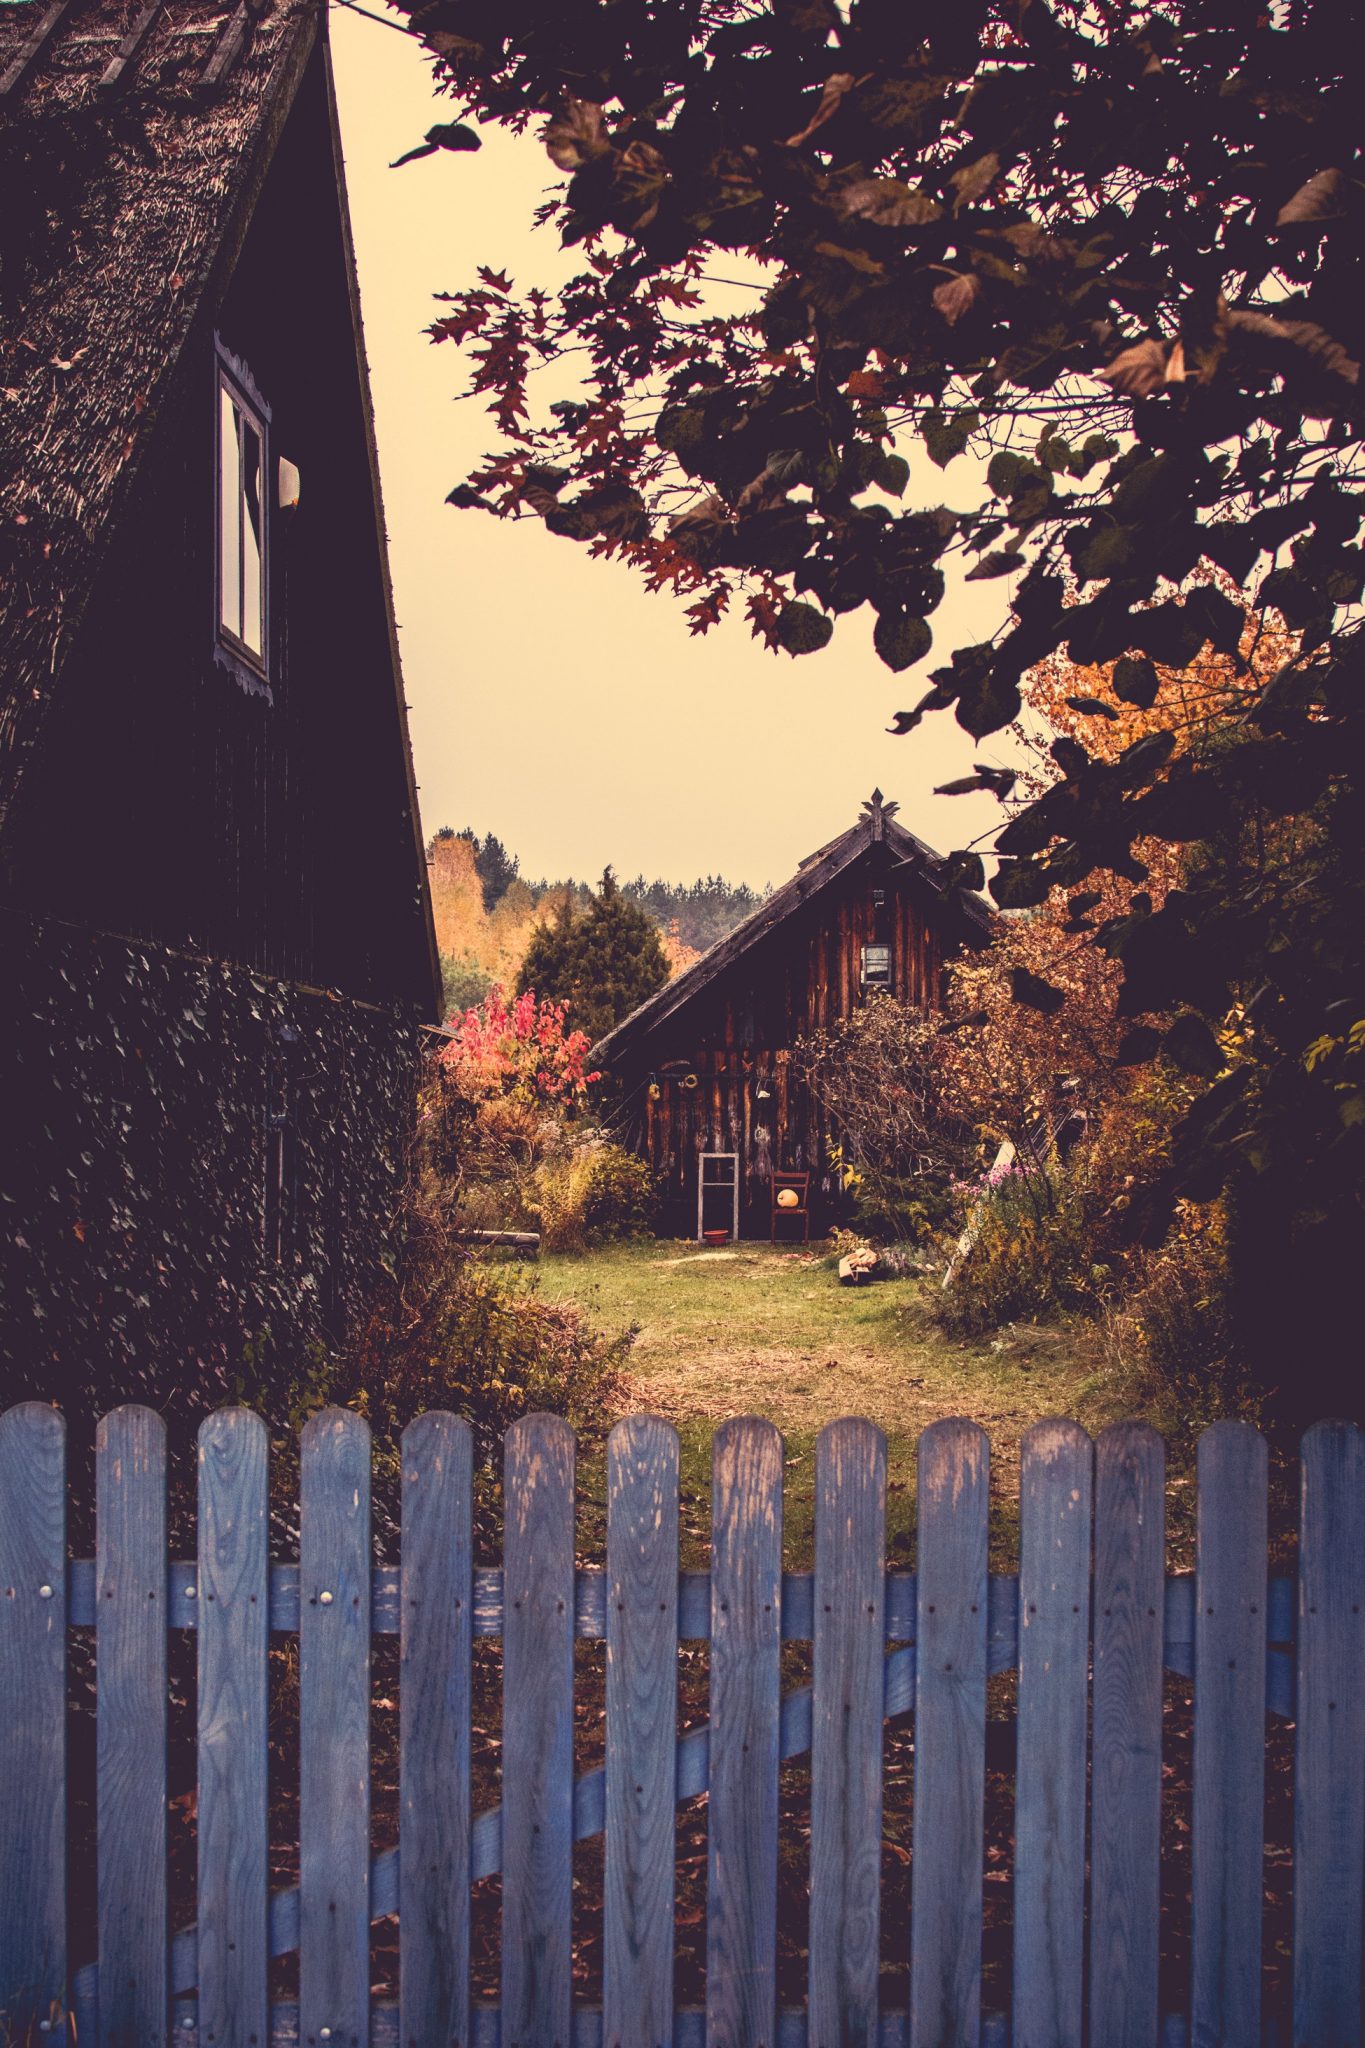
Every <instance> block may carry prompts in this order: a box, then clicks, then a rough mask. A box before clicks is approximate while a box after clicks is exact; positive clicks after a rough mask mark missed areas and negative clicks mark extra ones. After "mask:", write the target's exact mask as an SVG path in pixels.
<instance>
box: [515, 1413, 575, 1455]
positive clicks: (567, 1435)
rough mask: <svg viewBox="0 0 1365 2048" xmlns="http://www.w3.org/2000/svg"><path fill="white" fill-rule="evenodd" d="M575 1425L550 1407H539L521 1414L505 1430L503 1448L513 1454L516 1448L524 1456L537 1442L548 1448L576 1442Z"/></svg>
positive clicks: (571, 1444) (570, 1444)
mask: <svg viewBox="0 0 1365 2048" xmlns="http://www.w3.org/2000/svg"><path fill="white" fill-rule="evenodd" d="M574 1441H575V1439H574V1433H573V1426H572V1424H571V1423H569V1422H567V1421H566V1420H565V1418H564V1417H563V1416H562V1415H555V1414H553V1413H552V1412H551V1411H550V1410H549V1409H545V1408H538V1409H536V1410H535V1411H534V1413H532V1414H530V1415H519V1416H518V1417H517V1419H516V1421H515V1422H513V1423H511V1424H509V1426H508V1427H507V1429H506V1430H505V1431H504V1432H503V1439H502V1442H503V1450H504V1452H506V1453H507V1454H509V1455H510V1454H511V1453H512V1452H513V1451H514V1450H515V1451H516V1452H517V1454H518V1455H519V1456H522V1457H524V1456H525V1455H526V1453H527V1451H528V1450H531V1449H534V1447H535V1446H536V1445H537V1444H540V1445H544V1446H545V1448H546V1449H548V1448H549V1447H550V1446H551V1445H564V1444H567V1445H568V1446H569V1447H570V1448H572V1446H573V1444H574Z"/></svg>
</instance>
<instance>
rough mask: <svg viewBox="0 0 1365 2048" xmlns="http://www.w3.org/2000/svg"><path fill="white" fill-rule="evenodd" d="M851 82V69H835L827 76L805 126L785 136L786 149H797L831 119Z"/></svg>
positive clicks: (851, 84) (852, 82)
mask: <svg viewBox="0 0 1365 2048" xmlns="http://www.w3.org/2000/svg"><path fill="white" fill-rule="evenodd" d="M853 84H854V78H853V73H852V72H851V71H836V72H834V73H833V74H832V75H831V76H830V77H829V78H827V79H826V80H825V85H824V90H823V92H822V93H821V94H820V104H819V106H818V107H817V108H816V109H815V112H814V113H813V114H812V115H811V117H810V119H809V121H807V123H806V125H805V127H804V128H799V129H798V130H797V132H796V134H795V135H789V136H788V137H787V147H788V149H799V148H800V146H801V144H802V143H803V142H809V140H810V138H811V136H812V135H814V133H815V131H816V129H817V128H823V127H824V125H825V123H826V121H830V120H832V119H833V118H834V116H835V115H836V114H837V113H838V111H839V106H840V103H841V101H842V100H843V97H844V94H845V93H846V92H850V91H851V90H852V88H853Z"/></svg>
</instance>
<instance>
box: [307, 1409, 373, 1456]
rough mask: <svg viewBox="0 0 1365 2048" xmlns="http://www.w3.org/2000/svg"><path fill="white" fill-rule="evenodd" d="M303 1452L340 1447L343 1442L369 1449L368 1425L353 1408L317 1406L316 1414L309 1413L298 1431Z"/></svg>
mask: <svg viewBox="0 0 1365 2048" xmlns="http://www.w3.org/2000/svg"><path fill="white" fill-rule="evenodd" d="M300 1441H301V1443H302V1446H303V1449H304V1451H305V1452H313V1453H316V1452H318V1451H320V1450H322V1449H324V1448H332V1447H335V1448H337V1449H340V1448H341V1446H343V1445H345V1444H355V1445H358V1446H359V1445H363V1446H364V1448H365V1450H366V1451H368V1450H369V1445H370V1425H369V1423H368V1422H367V1421H366V1419H365V1417H364V1416H363V1415H357V1414H356V1412H355V1410H354V1409H353V1408H319V1410H318V1412H317V1414H316V1415H310V1416H309V1418H308V1420H307V1422H305V1423H304V1425H303V1429H302V1431H301V1433H300Z"/></svg>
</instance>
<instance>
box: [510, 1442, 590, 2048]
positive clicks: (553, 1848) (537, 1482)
mask: <svg viewBox="0 0 1365 2048" xmlns="http://www.w3.org/2000/svg"><path fill="white" fill-rule="evenodd" d="M503 1471H504V1478H503V1624H502V1626H503V1682H502V1683H503V1690H502V1702H503V1704H502V2035H501V2038H502V2048H570V2042H571V2038H572V2029H573V1924H572V1914H573V1636H574V1437H573V1431H572V1430H571V1429H570V1427H569V1425H568V1423H567V1422H565V1421H564V1419H563V1418H562V1416H558V1415H525V1416H523V1417H522V1418H521V1420H520V1421H518V1422H514V1423H513V1425H512V1427H511V1429H509V1430H508V1432H507V1437H506V1456H505V1463H504V1468H503Z"/></svg>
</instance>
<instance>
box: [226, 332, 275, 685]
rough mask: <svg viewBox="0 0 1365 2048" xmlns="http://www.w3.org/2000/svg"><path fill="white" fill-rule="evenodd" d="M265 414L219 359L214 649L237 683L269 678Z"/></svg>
mask: <svg viewBox="0 0 1365 2048" xmlns="http://www.w3.org/2000/svg"><path fill="white" fill-rule="evenodd" d="M269 418H270V415H269V411H268V409H267V407H266V406H265V404H264V402H263V401H262V400H261V398H260V395H259V393H257V392H256V390H255V387H254V386H253V385H252V383H251V380H250V378H249V377H248V376H247V375H246V372H245V370H244V368H243V366H242V365H241V364H240V363H238V362H237V361H236V360H235V359H234V358H230V357H228V356H227V355H226V353H225V352H220V354H219V360H218V631H217V637H218V643H219V647H220V649H221V650H222V651H223V652H225V653H226V654H227V655H228V656H229V660H228V662H227V666H229V667H232V668H234V669H238V670H245V671H246V673H245V674H243V675H241V680H242V681H244V682H249V681H252V680H255V681H256V682H258V683H259V682H264V681H266V680H267V679H268V672H269V661H268V658H267V649H268V646H269V639H268V624H267V621H268V616H269V615H268V611H267V595H268V583H269V575H268V553H267V542H268V535H267V529H266V506H267V493H266V487H265V480H266V475H267V469H266V434H267V428H268V425H269Z"/></svg>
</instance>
